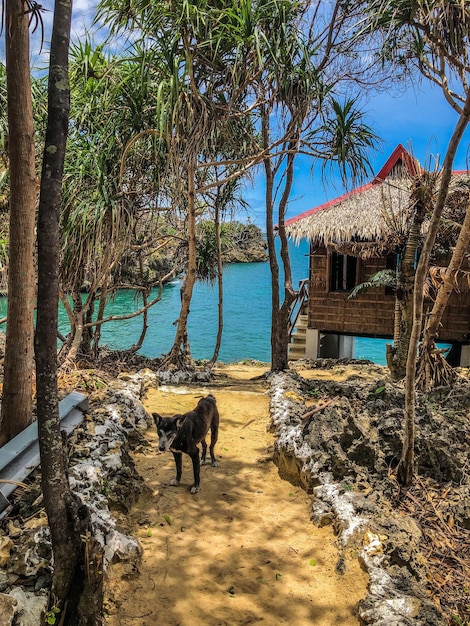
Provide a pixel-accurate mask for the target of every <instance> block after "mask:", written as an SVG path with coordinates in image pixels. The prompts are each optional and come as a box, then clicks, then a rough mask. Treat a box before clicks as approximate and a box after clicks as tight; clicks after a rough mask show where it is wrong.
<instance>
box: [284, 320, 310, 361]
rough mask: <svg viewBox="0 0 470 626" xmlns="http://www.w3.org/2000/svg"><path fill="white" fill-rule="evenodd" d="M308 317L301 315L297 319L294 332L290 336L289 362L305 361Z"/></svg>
mask: <svg viewBox="0 0 470 626" xmlns="http://www.w3.org/2000/svg"><path fill="white" fill-rule="evenodd" d="M307 322H308V315H306V314H300V315H299V316H298V317H297V322H296V324H295V327H294V330H293V331H292V333H291V335H290V342H289V354H288V357H289V361H297V359H305V345H306V337H307Z"/></svg>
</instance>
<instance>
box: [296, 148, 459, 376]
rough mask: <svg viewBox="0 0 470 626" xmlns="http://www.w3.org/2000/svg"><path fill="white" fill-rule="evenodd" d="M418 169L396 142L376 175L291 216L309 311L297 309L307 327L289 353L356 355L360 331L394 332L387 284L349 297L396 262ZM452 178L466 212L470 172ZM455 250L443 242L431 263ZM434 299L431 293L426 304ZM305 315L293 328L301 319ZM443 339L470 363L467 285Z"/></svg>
mask: <svg viewBox="0 0 470 626" xmlns="http://www.w3.org/2000/svg"><path fill="white" fill-rule="evenodd" d="M420 172H421V169H420V166H419V163H418V162H417V161H416V160H415V159H414V158H413V157H412V156H411V155H410V154H409V153H408V152H407V151H406V150H405V148H404V147H403V146H402V145H398V146H397V147H396V148H395V150H394V151H393V153H392V154H391V155H390V157H389V158H388V160H387V162H386V163H385V165H384V166H383V168H382V169H381V170H380V171H379V172H378V174H377V175H376V176H375V177H374V179H373V180H372V181H371V182H369V183H367V184H365V185H363V186H361V187H358V188H356V189H354V190H352V191H350V192H349V193H346V194H344V195H342V196H340V197H338V198H336V199H335V200H332V201H330V202H327V203H325V204H322V205H320V206H318V207H315V208H313V209H311V210H309V211H306V212H305V213H302V214H301V215H298V216H297V217H294V218H292V219H290V220H288V221H287V223H286V227H287V233H288V235H289V237H290V238H292V239H294V240H301V239H307V240H308V241H309V242H310V257H309V258H310V264H309V266H310V267H309V278H308V282H307V285H306V286H308V289H303V290H302V292H303V294H308V295H307V296H305V301H304V303H303V304H304V307H303V308H304V310H303V311H301V306H299V307H298V309H297V311H298V312H300V313H302V312H303V313H304V314H305V315H304V319H305V324H304V325H305V327H306V328H305V330H304V331H303V332H299V333H298V334H297V335H296V334H293V337H294V340H295V342H294V343H293V344H292V350H291V353H290V355H291V358H299V357H301V356H305V357H306V358H312V359H315V358H318V357H333V358H339V357H352V350H353V339H352V338H353V337H355V336H362V337H378V338H385V339H387V338H388V339H392V338H393V330H394V309H395V295H394V292H393V291H392V290H391V289H390V288H387V287H374V288H373V289H369V290H366V291H363V292H361V293H359V294H358V295H357V296H356V297H354V298H350V297H349V296H350V293H351V291H352V290H353V289H354V287H356V286H357V285H359V284H361V283H365V282H367V281H369V280H370V278H371V277H372V276H373V275H374V274H376V273H377V272H379V271H380V270H383V269H386V268H388V269H393V268H395V267H396V263H397V254H399V250H400V245H399V240H400V237H403V236H404V229H405V225H406V220H407V216H409V211H410V190H411V185H412V180H413V176H415V175H416V174H417V173H420ZM453 180H454V181H456V180H459V182H465V183H466V185H467V187H466V189H467V192H466V193H464V194H461V196H460V197H461V199H462V202H461V204H462V207H463V208H462V207H460V210H461V211H462V210H463V211H465V210H466V206H467V203H468V185H469V181H470V177H469V173H468V172H454V174H453ZM454 204H455V203H454ZM452 210H453V211H455V206H453V207H452ZM424 231H425V226H424V227H423V234H424ZM454 237H455V235H454ZM450 251H451V245H450V246H449V247H448V248H447V250H444V249H442V251H441V255H440V257H439V258H437V257H436V258H435V259H434V260H433V264H435V265H440V266H445V264H446V262H447V260H448V258H449V254H450ZM431 304H432V303H431V300H429V301H428V302H427V309H428V310H429V309H430V306H431ZM301 317H302V316H297V318H296V321H294V322H293V324H292V326H293V327H295V326H297V327H300V326H301V324H300V323H299V320H300V319H301ZM294 332H295V331H294ZM439 341H441V342H446V343H447V342H448V343H451V344H453V346H454V347H455V351H454V350H453V352H456V353H458V359H457V361H454V363H455V362H456V363H457V364H459V363H460V364H461V365H469V364H470V291H469V289H468V285H461V289H458V290H457V291H455V292H454V293H453V294H452V296H451V299H450V302H449V304H448V306H447V310H446V312H445V315H444V318H443V321H442V328H441V331H440V334H439ZM302 344H303V345H302Z"/></svg>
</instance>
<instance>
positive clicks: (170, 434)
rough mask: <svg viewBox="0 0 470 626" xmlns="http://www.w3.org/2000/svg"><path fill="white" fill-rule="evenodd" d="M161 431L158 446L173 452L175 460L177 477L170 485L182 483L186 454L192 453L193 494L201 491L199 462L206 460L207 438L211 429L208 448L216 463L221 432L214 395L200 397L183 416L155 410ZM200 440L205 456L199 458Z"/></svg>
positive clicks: (213, 461)
mask: <svg viewBox="0 0 470 626" xmlns="http://www.w3.org/2000/svg"><path fill="white" fill-rule="evenodd" d="M152 415H153V419H154V420H155V425H156V427H157V433H158V439H159V441H158V449H159V450H161V451H162V452H167V451H168V450H170V451H171V452H173V456H174V457H175V463H176V477H175V478H173V480H172V481H171V482H170V485H179V484H180V481H181V472H182V469H183V455H182V453H183V452H185V453H186V454H189V456H190V457H191V460H192V462H193V472H194V485H193V486H192V487H191V493H197V492H198V491H200V478H199V473H200V465H201V464H202V465H204V463H205V462H206V451H207V444H206V441H205V437H206V435H207V433H208V431H209V428H210V429H211V444H210V447H209V451H210V455H211V460H212V466H213V467H216V466H217V461H216V459H215V456H214V446H215V444H216V442H217V437H218V434H219V411H218V410H217V404H216V401H215V398H214V396H212V395H208V396H207V397H206V398H201V400H199V402H198V403H197V406H196V408H195V409H193V410H192V411H189V412H188V413H185V414H184V415H174V416H173V417H162V416H161V415H159V414H158V413H152ZM198 443H202V455H201V460H200V461H199V448H198V447H197V444H198Z"/></svg>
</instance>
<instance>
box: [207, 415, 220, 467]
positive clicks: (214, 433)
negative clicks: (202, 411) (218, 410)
mask: <svg viewBox="0 0 470 626" xmlns="http://www.w3.org/2000/svg"><path fill="white" fill-rule="evenodd" d="M218 438H219V422H218V420H217V421H214V422H212V426H211V445H210V447H209V452H210V455H211V461H212V467H217V466H218V465H219V464H218V463H217V459H216V458H215V454H214V448H215V444H216V443H217V439H218Z"/></svg>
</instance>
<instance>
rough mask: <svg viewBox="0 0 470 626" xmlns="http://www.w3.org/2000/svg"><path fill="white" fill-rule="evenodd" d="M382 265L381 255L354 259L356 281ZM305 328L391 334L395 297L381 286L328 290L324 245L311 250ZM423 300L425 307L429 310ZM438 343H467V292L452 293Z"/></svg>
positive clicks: (469, 300)
mask: <svg viewBox="0 0 470 626" xmlns="http://www.w3.org/2000/svg"><path fill="white" fill-rule="evenodd" d="M384 268H385V258H379V259H378V258H373V259H367V260H360V259H359V261H358V275H357V281H356V282H357V284H359V283H361V282H365V281H367V280H369V278H370V277H371V276H372V275H373V274H375V273H376V272H378V271H379V270H381V269H384ZM309 287H310V296H309V321H308V327H309V328H316V329H318V330H320V331H322V332H332V333H343V334H347V335H364V336H368V337H393V323H394V308H395V296H394V295H393V294H389V293H386V291H385V288H384V287H379V288H375V289H370V290H368V291H365V292H363V293H361V294H359V295H358V296H356V297H355V298H351V299H348V295H349V292H342V291H334V292H332V291H329V268H328V256H327V252H326V249H325V248H315V249H311V256H310V285H309ZM430 308H431V303H427V304H426V306H425V309H424V310H425V312H426V310H430ZM439 341H442V342H452V341H457V342H464V343H468V342H470V292H469V291H468V290H466V291H462V292H460V293H454V294H453V295H452V297H451V300H450V303H449V305H448V307H447V310H446V312H445V314H444V318H443V327H442V328H441V332H440V335H439Z"/></svg>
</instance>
